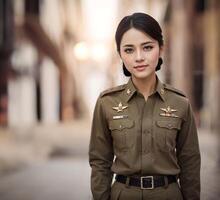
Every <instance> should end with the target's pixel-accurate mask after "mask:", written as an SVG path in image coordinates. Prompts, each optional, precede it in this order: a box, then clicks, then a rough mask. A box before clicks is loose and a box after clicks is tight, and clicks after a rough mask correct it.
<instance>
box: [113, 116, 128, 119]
mask: <svg viewBox="0 0 220 200" xmlns="http://www.w3.org/2000/svg"><path fill="white" fill-rule="evenodd" d="M125 118H128V115H115V116H113V119H125Z"/></svg>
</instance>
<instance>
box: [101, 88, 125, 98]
mask: <svg viewBox="0 0 220 200" xmlns="http://www.w3.org/2000/svg"><path fill="white" fill-rule="evenodd" d="M124 89H125V85H119V86H117V87H113V88H110V89H107V90H104V91H103V92H101V94H100V97H103V96H105V95H107V94H111V93H114V92H118V91H121V90H124Z"/></svg>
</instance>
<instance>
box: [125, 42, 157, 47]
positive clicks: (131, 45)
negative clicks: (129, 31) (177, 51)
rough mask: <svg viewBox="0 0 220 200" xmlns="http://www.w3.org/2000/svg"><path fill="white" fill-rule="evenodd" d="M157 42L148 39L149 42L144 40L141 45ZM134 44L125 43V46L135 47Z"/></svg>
mask: <svg viewBox="0 0 220 200" xmlns="http://www.w3.org/2000/svg"><path fill="white" fill-rule="evenodd" d="M154 43H155V42H153V41H147V42H143V43H141V46H143V45H146V44H154ZM133 46H134V45H133V44H125V45H124V46H123V47H133Z"/></svg>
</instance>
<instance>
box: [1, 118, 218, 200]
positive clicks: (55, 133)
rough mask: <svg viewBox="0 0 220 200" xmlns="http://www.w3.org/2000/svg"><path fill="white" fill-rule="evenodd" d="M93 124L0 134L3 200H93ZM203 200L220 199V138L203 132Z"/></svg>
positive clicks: (200, 131)
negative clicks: (90, 157) (90, 161)
mask: <svg viewBox="0 0 220 200" xmlns="http://www.w3.org/2000/svg"><path fill="white" fill-rule="evenodd" d="M89 135H90V124H89V121H88V120H84V121H74V122H72V123H63V124H50V125H44V124H38V125H35V126H31V127H12V128H10V129H0V200H90V199H92V197H91V192H90V168H89V164H88V154H87V152H88V144H89ZM199 140H200V148H201V155H202V169H201V181H202V194H201V200H217V199H219V196H220V187H219V186H220V179H219V177H220V168H219V166H220V156H219V149H220V143H219V137H218V135H217V134H215V133H212V132H211V131H208V130H204V129H200V130H199Z"/></svg>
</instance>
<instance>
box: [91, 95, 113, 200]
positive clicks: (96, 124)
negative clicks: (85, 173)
mask: <svg viewBox="0 0 220 200" xmlns="http://www.w3.org/2000/svg"><path fill="white" fill-rule="evenodd" d="M113 158H114V154H113V147H112V137H111V134H110V131H109V129H108V126H107V121H106V118H105V113H104V109H103V108H102V99H101V98H99V99H98V100H97V103H96V106H95V110H94V115H93V121H92V130H91V138H90V145H89V163H90V166H91V168H92V172H91V190H92V194H93V198H94V200H109V199H110V193H111V183H112V177H113V173H112V171H111V166H112V162H113Z"/></svg>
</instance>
